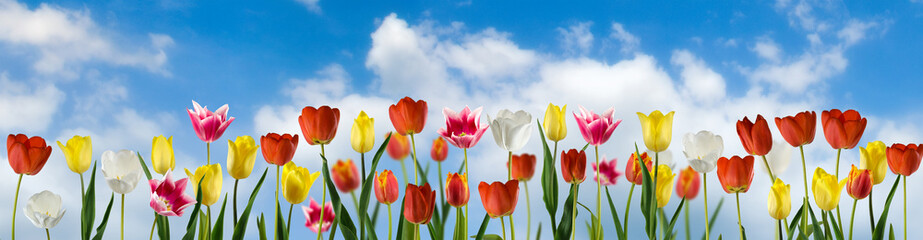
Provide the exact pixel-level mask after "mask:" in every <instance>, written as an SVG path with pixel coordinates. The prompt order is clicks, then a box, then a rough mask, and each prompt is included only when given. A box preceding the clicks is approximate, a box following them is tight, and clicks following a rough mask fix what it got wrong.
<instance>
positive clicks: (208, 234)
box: [205, 206, 212, 239]
mask: <svg viewBox="0 0 923 240" xmlns="http://www.w3.org/2000/svg"><path fill="white" fill-rule="evenodd" d="M205 212H206V215H205V216H208V225H207V226H208V229H205V230H206V231H205V233H206V235H205V239H211V238H212V206H205Z"/></svg>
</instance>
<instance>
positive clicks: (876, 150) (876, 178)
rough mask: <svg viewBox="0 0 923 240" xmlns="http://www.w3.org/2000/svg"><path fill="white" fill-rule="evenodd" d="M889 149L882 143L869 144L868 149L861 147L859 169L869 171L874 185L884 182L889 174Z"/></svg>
mask: <svg viewBox="0 0 923 240" xmlns="http://www.w3.org/2000/svg"><path fill="white" fill-rule="evenodd" d="M887 149H888V147H887V146H885V143H883V142H881V141H874V142H869V143H868V144H866V147H859V153H860V155H859V169H868V170H869V171H870V172H871V174H872V184H874V185H878V184H879V183H881V182H883V181H884V180H885V175H886V174H887V173H888V172H887V171H888V162H887V160H888V157H887V154H886V152H887Z"/></svg>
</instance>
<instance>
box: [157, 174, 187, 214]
mask: <svg viewBox="0 0 923 240" xmlns="http://www.w3.org/2000/svg"><path fill="white" fill-rule="evenodd" d="M187 180H188V179H186V178H182V179H180V180H176V181H173V171H171V170H167V174H165V175H164V176H163V180H157V179H151V180H148V183H150V185H151V208H153V209H154V212H157V214H160V215H161V216H167V217H170V216H173V217H182V216H183V209H185V208H186V207H188V206H190V205H192V204H195V203H196V201H195V198H193V197H192V196H189V195H186V183H187V182H189V181H187Z"/></svg>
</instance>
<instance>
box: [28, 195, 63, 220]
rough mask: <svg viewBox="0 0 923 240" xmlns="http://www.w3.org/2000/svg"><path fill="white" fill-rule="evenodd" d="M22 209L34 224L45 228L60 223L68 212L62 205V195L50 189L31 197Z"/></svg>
mask: <svg viewBox="0 0 923 240" xmlns="http://www.w3.org/2000/svg"><path fill="white" fill-rule="evenodd" d="M22 210H23V211H22V213H23V214H25V215H26V217H27V218H29V221H31V222H32V225H35V227H37V228H45V229H49V228H53V227H54V226H55V225H58V222H60V221H61V219H62V218H63V216H64V212H66V211H65V209H64V207H63V206H62V205H61V196H60V195H58V194H55V193H53V192H51V191H48V190H45V191H41V192H39V193H36V194H35V195H32V197H29V201H28V202H26V207H25V208H23V209H22Z"/></svg>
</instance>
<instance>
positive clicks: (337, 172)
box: [330, 159, 360, 193]
mask: <svg viewBox="0 0 923 240" xmlns="http://www.w3.org/2000/svg"><path fill="white" fill-rule="evenodd" d="M331 170H332V171H330V173H331V176H332V177H333V183H334V185H336V187H337V189H339V190H340V192H344V193H350V192H352V191H353V190H356V188H359V180H360V179H359V178H360V177H359V170H357V169H356V165H355V164H353V160H352V159H346V161H343V160H337V162H336V164H334V165H333V169H331Z"/></svg>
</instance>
